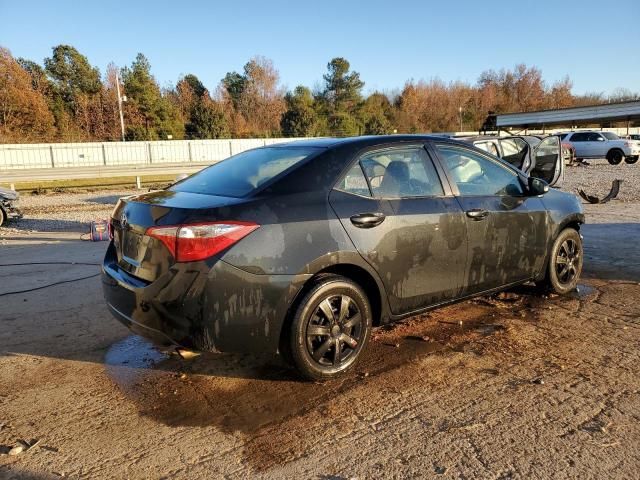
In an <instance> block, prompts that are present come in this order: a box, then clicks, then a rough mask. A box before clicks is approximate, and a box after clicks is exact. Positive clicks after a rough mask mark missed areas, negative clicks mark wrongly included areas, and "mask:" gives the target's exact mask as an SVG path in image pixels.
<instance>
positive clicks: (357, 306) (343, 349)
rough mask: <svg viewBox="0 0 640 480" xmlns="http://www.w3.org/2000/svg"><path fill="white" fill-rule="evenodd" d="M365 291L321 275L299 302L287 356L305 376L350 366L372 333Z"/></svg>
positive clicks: (317, 376) (324, 375)
mask: <svg viewBox="0 0 640 480" xmlns="http://www.w3.org/2000/svg"><path fill="white" fill-rule="evenodd" d="M371 324H372V315H371V307H370V305H369V300H368V299H367V296H366V295H365V293H364V291H363V290H362V288H360V286H358V285H357V284H356V283H354V282H353V281H351V280H349V279H347V278H344V277H341V276H338V275H330V276H324V277H321V278H320V279H319V280H318V281H317V283H316V284H315V285H314V286H313V287H312V288H311V289H310V290H309V291H308V292H307V294H306V295H305V296H304V298H303V299H302V300H301V301H300V303H299V304H298V306H297V308H296V311H295V313H294V316H293V320H292V323H291V332H290V338H289V342H290V343H289V348H290V349H289V351H288V352H287V356H288V357H290V359H291V360H292V362H293V365H294V366H295V367H296V368H297V369H298V371H299V372H300V373H301V374H302V375H304V376H305V377H307V378H309V379H311V380H327V379H330V378H333V377H336V376H338V375H340V374H342V373H344V372H346V371H347V370H349V369H351V368H353V366H354V365H355V364H356V362H357V361H358V359H359V357H360V356H361V353H362V351H363V350H364V348H365V347H366V345H367V343H368V341H369V336H370V334H371Z"/></svg>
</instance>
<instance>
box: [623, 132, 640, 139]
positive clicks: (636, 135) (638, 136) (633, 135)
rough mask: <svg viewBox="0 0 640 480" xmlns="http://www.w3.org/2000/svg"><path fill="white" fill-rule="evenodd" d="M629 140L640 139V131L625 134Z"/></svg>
mask: <svg viewBox="0 0 640 480" xmlns="http://www.w3.org/2000/svg"><path fill="white" fill-rule="evenodd" d="M621 138H625V139H627V140H640V133H630V134H629V135H625V136H624V137H621Z"/></svg>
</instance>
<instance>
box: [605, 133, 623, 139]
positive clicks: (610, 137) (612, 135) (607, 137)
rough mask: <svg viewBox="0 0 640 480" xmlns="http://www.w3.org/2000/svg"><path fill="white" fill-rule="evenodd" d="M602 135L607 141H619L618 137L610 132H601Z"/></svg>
mask: <svg viewBox="0 0 640 480" xmlns="http://www.w3.org/2000/svg"><path fill="white" fill-rule="evenodd" d="M602 135H604V137H605V138H606V139H608V140H620V137H619V136H618V135H616V134H615V133H612V132H602Z"/></svg>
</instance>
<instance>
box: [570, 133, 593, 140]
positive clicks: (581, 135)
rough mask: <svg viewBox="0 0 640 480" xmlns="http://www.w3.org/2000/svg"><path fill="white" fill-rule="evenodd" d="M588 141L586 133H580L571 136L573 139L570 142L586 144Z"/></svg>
mask: <svg viewBox="0 0 640 480" xmlns="http://www.w3.org/2000/svg"><path fill="white" fill-rule="evenodd" d="M587 139H588V135H587V134H586V133H583V132H579V133H574V134H573V135H571V138H570V139H569V140H570V141H572V142H586V141H587Z"/></svg>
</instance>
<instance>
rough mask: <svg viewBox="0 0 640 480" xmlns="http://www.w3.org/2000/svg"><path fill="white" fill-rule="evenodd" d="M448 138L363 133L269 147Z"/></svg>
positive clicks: (367, 143)
mask: <svg viewBox="0 0 640 480" xmlns="http://www.w3.org/2000/svg"><path fill="white" fill-rule="evenodd" d="M433 139H438V140H445V139H446V140H448V139H449V138H447V137H445V136H441V135H436V134H433V135H432V134H418V135H363V136H360V137H344V138H334V137H320V138H309V139H304V140H294V141H291V142H285V143H277V144H274V145H268V147H275V148H287V147H321V148H331V147H336V146H339V145H356V146H357V145H362V146H370V145H377V144H388V143H403V142H426V141H427V140H433Z"/></svg>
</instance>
